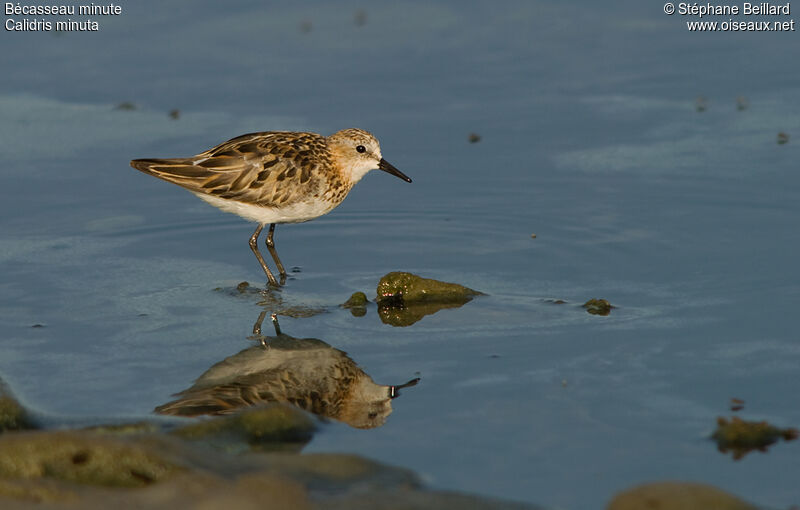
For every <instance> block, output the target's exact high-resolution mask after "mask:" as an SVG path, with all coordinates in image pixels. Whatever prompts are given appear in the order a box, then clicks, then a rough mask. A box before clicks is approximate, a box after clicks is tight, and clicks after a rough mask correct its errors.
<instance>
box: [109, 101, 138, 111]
mask: <svg viewBox="0 0 800 510" xmlns="http://www.w3.org/2000/svg"><path fill="white" fill-rule="evenodd" d="M114 109H115V110H122V111H132V110H135V109H136V105H135V104H133V103H131V102H130V101H123V102H122V103H120V104H118V105H117V106H115V107H114Z"/></svg>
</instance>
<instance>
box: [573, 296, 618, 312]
mask: <svg viewBox="0 0 800 510" xmlns="http://www.w3.org/2000/svg"><path fill="white" fill-rule="evenodd" d="M581 306H583V307H584V308H586V311H587V312H589V313H590V314H592V315H608V314H610V313H611V310H612V309H613V308H616V307H615V306H614V305H612V304H611V303H609V302H608V300H606V299H595V298H592V299H590V300H589V301H587V302H585V303H584V304H583V305H581Z"/></svg>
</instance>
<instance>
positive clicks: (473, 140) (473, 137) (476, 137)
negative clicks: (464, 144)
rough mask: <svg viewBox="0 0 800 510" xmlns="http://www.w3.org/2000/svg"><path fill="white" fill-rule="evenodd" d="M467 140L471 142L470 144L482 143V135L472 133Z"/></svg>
mask: <svg viewBox="0 0 800 510" xmlns="http://www.w3.org/2000/svg"><path fill="white" fill-rule="evenodd" d="M467 140H469V143H478V142H480V141H481V135H479V134H478V133H470V134H469V137H467Z"/></svg>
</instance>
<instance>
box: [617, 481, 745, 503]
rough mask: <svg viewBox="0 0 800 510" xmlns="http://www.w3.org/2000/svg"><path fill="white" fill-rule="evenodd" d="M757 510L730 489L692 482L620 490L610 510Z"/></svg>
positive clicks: (665, 483) (658, 484) (657, 483)
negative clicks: (729, 491) (725, 489)
mask: <svg viewBox="0 0 800 510" xmlns="http://www.w3.org/2000/svg"><path fill="white" fill-rule="evenodd" d="M644 508H653V509H656V508H657V509H658V510H710V509H714V510H756V507H754V506H753V505H750V504H749V503H746V502H745V501H742V500H741V499H739V498H737V497H736V496H732V495H731V494H728V493H727V492H725V491H723V490H720V489H717V488H716V487H712V486H711V485H705V484H702V483H691V482H655V483H647V484H644V485H639V486H637V487H634V488H632V489H627V490H624V491H622V492H620V493H618V494H617V495H616V496H614V498H613V499H612V500H611V502H610V503H609V504H608V506H607V507H606V510H642V509H644Z"/></svg>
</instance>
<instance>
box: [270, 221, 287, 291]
mask: <svg viewBox="0 0 800 510" xmlns="http://www.w3.org/2000/svg"><path fill="white" fill-rule="evenodd" d="M274 234H275V224H274V223H271V224H270V226H269V232H267V241H266V242H267V249H268V250H269V254H270V255H272V260H274V261H275V265H276V266H277V267H278V272H279V273H280V275H281V285H283V283H284V282H285V281H286V270H285V269H284V268H283V264H281V259H279V258H278V252H277V250H275V241H273V240H272V236H273V235H274Z"/></svg>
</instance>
